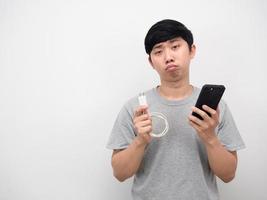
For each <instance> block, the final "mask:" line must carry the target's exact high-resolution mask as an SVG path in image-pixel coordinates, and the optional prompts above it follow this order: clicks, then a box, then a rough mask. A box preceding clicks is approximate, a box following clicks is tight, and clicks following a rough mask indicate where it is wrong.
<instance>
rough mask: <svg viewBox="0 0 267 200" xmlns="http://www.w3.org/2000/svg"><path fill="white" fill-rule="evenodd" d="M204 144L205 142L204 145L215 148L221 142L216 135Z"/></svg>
mask: <svg viewBox="0 0 267 200" xmlns="http://www.w3.org/2000/svg"><path fill="white" fill-rule="evenodd" d="M205 144H206V147H209V148H215V147H219V146H221V142H220V140H219V139H218V138H217V137H216V136H214V137H212V138H209V139H208V140H207V141H206V142H205Z"/></svg>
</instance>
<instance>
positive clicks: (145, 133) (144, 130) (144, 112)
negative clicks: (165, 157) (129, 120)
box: [133, 106, 152, 145]
mask: <svg viewBox="0 0 267 200" xmlns="http://www.w3.org/2000/svg"><path fill="white" fill-rule="evenodd" d="M133 123H134V128H135V132H136V133H137V139H138V140H139V141H140V142H141V143H142V144H145V145H147V144H148V143H149V142H150V141H151V139H152V137H151V136H150V133H151V132H152V120H151V116H150V115H149V113H148V106H139V107H138V108H137V109H136V110H135V113H134V119H133Z"/></svg>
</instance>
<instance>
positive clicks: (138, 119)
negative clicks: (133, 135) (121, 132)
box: [133, 114, 151, 123]
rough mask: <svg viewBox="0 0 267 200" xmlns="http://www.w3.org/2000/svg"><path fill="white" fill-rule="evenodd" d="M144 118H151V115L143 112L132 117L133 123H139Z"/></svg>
mask: <svg viewBox="0 0 267 200" xmlns="http://www.w3.org/2000/svg"><path fill="white" fill-rule="evenodd" d="M145 120H151V117H150V116H149V114H143V115H140V116H138V117H134V120H133V121H134V123H139V122H141V121H145Z"/></svg>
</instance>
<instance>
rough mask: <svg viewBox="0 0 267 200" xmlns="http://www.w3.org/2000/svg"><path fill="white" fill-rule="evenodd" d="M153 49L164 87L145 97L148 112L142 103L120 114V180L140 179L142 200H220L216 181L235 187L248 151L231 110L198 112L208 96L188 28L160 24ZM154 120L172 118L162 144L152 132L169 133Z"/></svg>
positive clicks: (150, 40)
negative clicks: (196, 74) (194, 80)
mask: <svg viewBox="0 0 267 200" xmlns="http://www.w3.org/2000/svg"><path fill="white" fill-rule="evenodd" d="M145 49H146V53H147V54H148V55H149V57H148V59H149V62H150V64H151V66H152V67H153V69H154V70H156V71H157V73H158V74H159V77H160V85H159V86H157V87H155V88H153V89H151V90H149V91H147V92H145V95H146V98H147V104H148V106H139V103H138V98H137V96H136V97H134V98H132V99H130V100H129V101H128V102H127V103H126V104H125V105H124V107H123V108H122V110H121V111H120V113H119V115H118V117H117V120H116V122H115V124H114V127H113V130H112V133H111V136H110V138H109V142H108V144H107V147H108V148H110V149H113V155H112V167H113V173H114V176H115V177H116V178H117V179H118V180H119V181H124V180H125V179H127V178H129V177H132V176H133V175H135V176H134V182H133V187H132V196H133V199H134V200H151V199H153V200H163V199H164V200H174V199H183V200H193V199H197V200H217V199H219V194H218V189H217V185H216V178H215V177H216V176H217V177H219V178H220V179H221V180H223V181H224V182H229V181H231V180H232V179H233V178H234V176H235V172H236V167H237V153H236V151H237V150H239V149H242V148H244V143H243V141H242V138H241V136H240V134H239V132H238V130H237V128H236V125H235V123H234V120H233V118H232V115H231V113H230V111H229V108H228V107H227V105H226V103H225V102H224V101H221V102H220V104H219V106H218V109H217V110H213V109H211V108H209V107H208V106H203V109H204V110H206V111H207V112H209V113H210V116H209V115H208V114H206V112H203V111H202V110H200V109H198V108H196V107H194V105H195V103H196V100H197V97H198V95H199V93H200V89H199V88H196V87H194V86H192V85H190V82H189V66H190V61H191V59H193V58H194V56H195V52H196V47H195V45H194V44H193V35H192V33H191V31H190V30H188V29H187V28H186V27H185V26H184V25H183V24H182V23H180V22H177V21H174V20H162V21H160V22H157V23H156V24H154V25H153V26H152V27H151V28H150V30H149V31H148V33H147V35H146V38H145ZM192 111H194V112H196V113H198V114H199V115H201V116H202V118H203V120H200V119H198V118H196V117H194V116H193V115H192V114H191V113H192ZM151 112H161V113H162V114H164V115H165V116H166V118H167V121H168V124H169V130H168V132H167V134H166V135H165V136H163V137H161V138H152V137H151V136H150V133H151V131H152V130H153V132H160V131H161V130H160V126H157V124H156V122H155V123H154V120H152V119H151V116H150V113H151ZM152 121H153V122H152Z"/></svg>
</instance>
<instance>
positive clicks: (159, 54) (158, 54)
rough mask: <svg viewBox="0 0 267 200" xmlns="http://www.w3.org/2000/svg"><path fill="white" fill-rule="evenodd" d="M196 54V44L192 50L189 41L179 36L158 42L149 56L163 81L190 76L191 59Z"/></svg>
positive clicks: (177, 79)
mask: <svg viewBox="0 0 267 200" xmlns="http://www.w3.org/2000/svg"><path fill="white" fill-rule="evenodd" d="M194 55H195V46H194V45H192V47H191V50H190V49H189V47H188V44H187V42H186V41H185V40H184V39H182V38H181V37H177V38H174V39H171V40H168V41H165V42H161V43H158V44H156V45H155V46H154V47H153V49H152V51H151V53H150V57H149V62H150V64H151V65H152V67H153V68H154V69H155V70H156V71H157V72H158V74H159V76H160V78H161V80H162V81H171V82H173V81H179V80H182V79H185V78H187V79H188V78H189V65H190V60H191V59H192V58H193V57H194Z"/></svg>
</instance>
